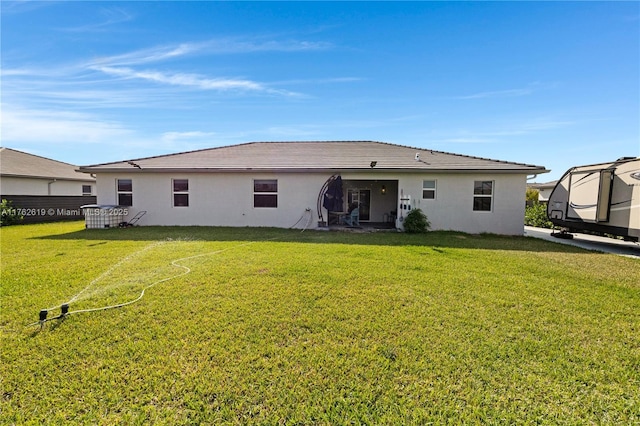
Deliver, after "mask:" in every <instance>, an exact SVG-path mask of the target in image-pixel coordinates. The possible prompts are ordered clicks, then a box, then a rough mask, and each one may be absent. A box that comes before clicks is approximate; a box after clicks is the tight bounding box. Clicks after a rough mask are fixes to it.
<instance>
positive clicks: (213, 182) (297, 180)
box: [97, 172, 526, 235]
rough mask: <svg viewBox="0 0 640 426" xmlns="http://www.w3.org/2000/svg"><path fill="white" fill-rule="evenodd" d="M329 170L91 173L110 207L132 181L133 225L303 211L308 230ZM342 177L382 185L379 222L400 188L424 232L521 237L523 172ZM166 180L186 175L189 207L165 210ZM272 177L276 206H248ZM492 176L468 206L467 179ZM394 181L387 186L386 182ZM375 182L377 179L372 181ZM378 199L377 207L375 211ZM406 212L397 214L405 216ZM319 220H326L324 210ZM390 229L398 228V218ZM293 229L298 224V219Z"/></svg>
mask: <svg viewBox="0 0 640 426" xmlns="http://www.w3.org/2000/svg"><path fill="white" fill-rule="evenodd" d="M330 176H331V174H330V173H304V174H303V173H279V174H272V173H181V174H178V173H176V174H171V173H122V174H113V173H104V174H98V177H97V195H98V200H97V202H98V204H118V203H117V196H116V179H131V180H132V182H133V206H132V207H130V208H129V215H128V216H127V218H126V219H131V218H132V217H133V215H135V214H136V213H137V212H139V211H141V210H146V211H147V214H146V215H145V216H144V218H143V219H142V220H141V221H140V222H139V224H140V225H166V226H170V225H201V226H273V227H281V228H288V227H290V226H292V225H293V224H294V223H296V222H297V221H298V220H299V219H300V218H301V216H302V215H303V214H304V213H305V209H307V208H309V209H311V214H312V222H311V227H312V228H315V227H316V226H317V223H318V216H317V211H316V205H317V198H318V194H319V192H320V189H321V188H322V186H323V184H324V183H325V181H326V180H327V179H328V178H329V177H330ZM341 176H342V179H343V181H364V180H370V181H372V186H371V188H372V190H373V191H377V188H378V185H379V182H377V181H385V183H387V185H386V186H387V194H386V195H385V196H384V198H380V197H382V196H380V195H378V194H377V192H372V206H371V214H372V217H371V220H372V221H374V222H375V221H381V220H382V215H383V213H386V212H387V211H389V210H390V209H389V207H392V206H394V203H389V201H386V200H388V197H394V198H395V199H396V203H395V208H398V216H400V210H399V198H400V191H401V190H402V191H403V193H404V195H405V196H407V195H410V196H411V204H412V207H413V208H420V209H422V210H423V211H424V212H425V214H426V215H427V217H428V219H429V221H430V222H431V229H432V230H455V231H462V232H467V233H482V232H488V233H496V234H506V235H522V234H523V233H524V209H525V190H526V175H524V174H522V175H519V174H490V173H459V174H444V173H441V174H426V173H421V174H409V173H406V174H392V173H366V172H365V173H342V174H341ZM172 179H189V207H173V195H172ZM254 179H277V180H278V207H277V208H254V207H253V180H254ZM423 180H435V181H436V182H437V192H436V199H435V200H423V199H422V181H423ZM477 180H490V181H493V182H494V184H493V199H492V210H491V211H473V187H474V181H477ZM390 181H391V182H396V181H397V187H390V185H389V184H388V182H390ZM376 182H377V183H376ZM383 199H384V200H385V201H384V204H385V206H384V209H379V208H378V207H380V203H382V202H383V201H382V200H383ZM406 213H407V212H406V211H405V212H404V215H406ZM323 214H324V215H325V217H324V220H327V216H326V211H324V210H323ZM396 224H397V226H399V227H400V226H401V223H400V222H399V221H397V222H396ZM298 226H303V225H302V224H299V225H298Z"/></svg>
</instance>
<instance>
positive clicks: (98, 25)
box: [59, 7, 133, 33]
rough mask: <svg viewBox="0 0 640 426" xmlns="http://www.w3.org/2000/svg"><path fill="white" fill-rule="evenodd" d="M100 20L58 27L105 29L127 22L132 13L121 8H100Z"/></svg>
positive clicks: (90, 30) (83, 30)
mask: <svg viewBox="0 0 640 426" xmlns="http://www.w3.org/2000/svg"><path fill="white" fill-rule="evenodd" d="M100 15H101V18H102V19H101V20H100V21H99V22H95V23H91V24H86V25H80V26H77V27H67V28H60V29H59V30H60V31H66V32H75V33H84V32H99V31H107V30H108V28H109V27H111V26H113V25H116V24H121V23H123V22H128V21H131V20H132V19H133V15H131V14H130V13H129V12H127V11H126V10H124V9H122V8H117V7H116V8H102V9H101V10H100Z"/></svg>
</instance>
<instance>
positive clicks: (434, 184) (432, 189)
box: [422, 179, 438, 200]
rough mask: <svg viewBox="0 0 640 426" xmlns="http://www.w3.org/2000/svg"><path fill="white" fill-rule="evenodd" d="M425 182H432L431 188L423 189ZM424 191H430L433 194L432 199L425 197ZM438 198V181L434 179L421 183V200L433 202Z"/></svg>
mask: <svg viewBox="0 0 640 426" xmlns="http://www.w3.org/2000/svg"><path fill="white" fill-rule="evenodd" d="M427 182H433V188H427V187H425V184H426V183H427ZM425 191H431V192H433V197H431V198H429V197H425V196H424V194H425ZM437 196H438V181H437V180H436V179H425V180H423V181H422V199H423V200H435V199H436V197H437Z"/></svg>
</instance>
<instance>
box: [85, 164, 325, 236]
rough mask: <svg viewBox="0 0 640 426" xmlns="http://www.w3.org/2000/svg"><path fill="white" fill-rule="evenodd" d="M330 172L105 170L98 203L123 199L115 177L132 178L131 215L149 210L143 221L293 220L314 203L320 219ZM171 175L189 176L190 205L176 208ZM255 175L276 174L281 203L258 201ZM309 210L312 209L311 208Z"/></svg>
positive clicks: (286, 222) (268, 223)
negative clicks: (271, 204) (320, 199)
mask: <svg viewBox="0 0 640 426" xmlns="http://www.w3.org/2000/svg"><path fill="white" fill-rule="evenodd" d="M327 177H328V176H327V175H326V174H304V175H301V174H291V173H285V174H277V175H276V174H271V173H256V174H251V173H224V174H222V173H186V174H169V173H167V174H160V173H158V174H117V175H116V174H104V175H102V174H101V175H99V176H98V203H99V204H118V202H117V191H116V179H131V180H132V184H133V205H132V206H131V207H130V208H129V209H128V210H129V212H130V213H129V216H128V217H129V218H130V217H132V216H133V215H134V214H136V213H137V212H139V211H141V210H146V211H147V214H146V215H145V217H144V221H143V222H142V224H144V225H202V226H274V227H281V228H286V227H290V226H292V225H294V224H295V223H296V222H297V221H298V220H299V219H300V218H301V216H302V215H303V214H304V213H305V209H307V208H309V209H310V210H311V214H313V224H314V226H315V224H316V222H317V214H316V200H317V197H318V193H319V192H320V188H321V187H322V185H323V184H324V182H325V180H326V179H327ZM172 179H188V180H189V206H188V207H174V206H173V198H172V197H173V193H172ZM254 179H277V181H278V193H277V194H278V206H277V208H264V207H263V208H260V207H254V205H253V195H254V192H253V182H254ZM307 214H308V213H307Z"/></svg>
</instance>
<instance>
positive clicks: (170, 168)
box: [80, 141, 547, 174]
mask: <svg viewBox="0 0 640 426" xmlns="http://www.w3.org/2000/svg"><path fill="white" fill-rule="evenodd" d="M416 154H417V157H418V159H416V158H417V157H416ZM374 162H375V163H374ZM373 164H375V165H374V166H373V167H372V165H373ZM372 168H373V169H375V170H376V171H425V172H426V171H458V172H465V171H493V172H505V173H527V174H538V173H545V172H546V171H547V170H545V168H544V167H542V166H535V165H530V164H522V163H513V162H508V161H499V160H491V159H487V158H479V157H471V156H467V155H459V154H451V153H447V152H440V151H434V150H429V149H423V148H412V147H408V146H401V145H395V144H390V143H384V142H373V141H322V142H250V143H245V144H239V145H231V146H225V147H219V148H210V149H203V150H198V151H189V152H182V153H177V154H169V155H161V156H156V157H147V158H138V159H133V160H128V161H119V162H114V163H105V164H96V165H92V166H83V167H80V170H81V171H84V172H90V173H99V172H125V171H126V172H176V171H180V172H205V171H211V172H214V171H217V172H223V171H288V172H303V171H359V170H370V169H372Z"/></svg>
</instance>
